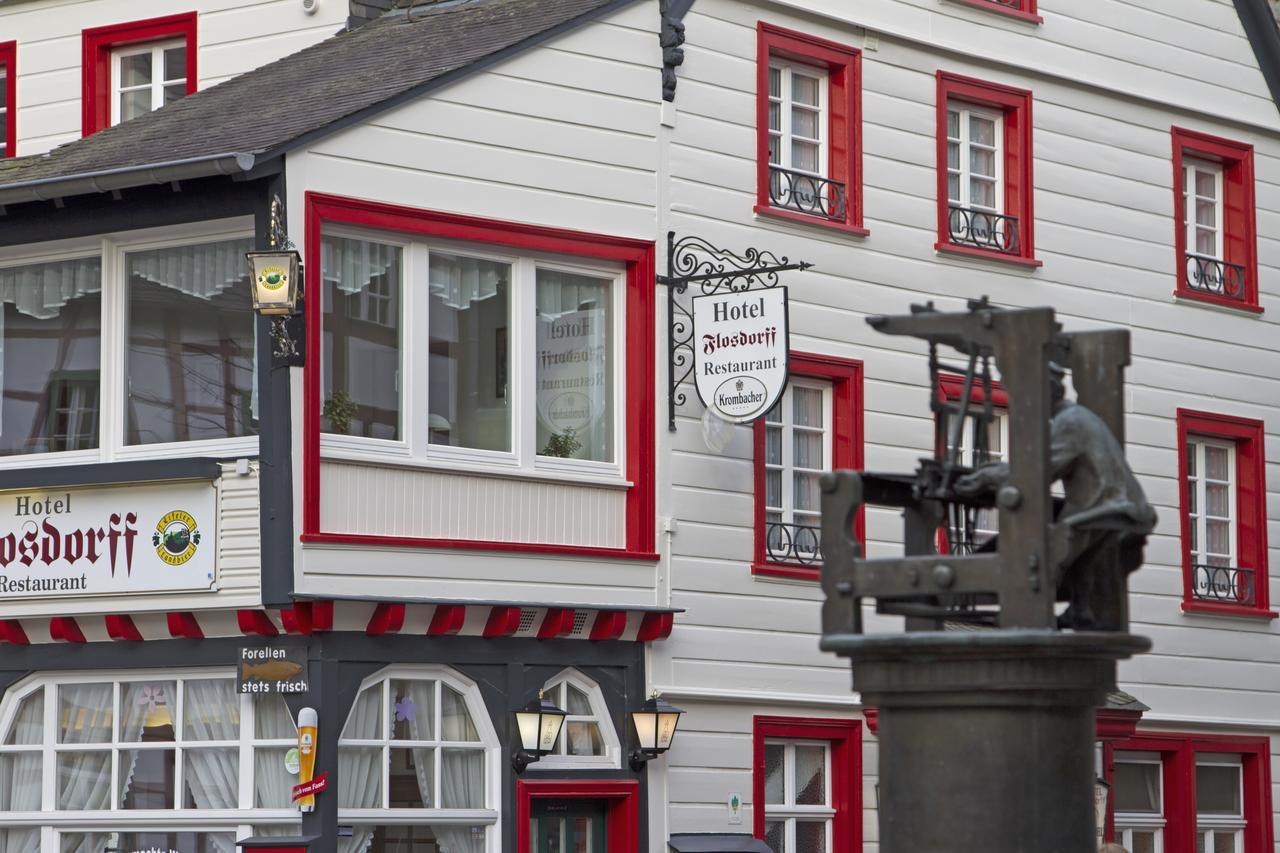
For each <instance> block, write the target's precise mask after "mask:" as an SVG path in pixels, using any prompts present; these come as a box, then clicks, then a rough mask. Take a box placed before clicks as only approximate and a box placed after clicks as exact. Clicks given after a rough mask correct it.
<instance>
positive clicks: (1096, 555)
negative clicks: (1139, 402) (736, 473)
mask: <svg viewBox="0 0 1280 853" xmlns="http://www.w3.org/2000/svg"><path fill="white" fill-rule="evenodd" d="M868 322H869V323H870V324H871V326H872V327H873V328H875V329H876V330H877V331H879V332H882V333H885V334H890V335H905V336H911V337H915V338H919V339H923V340H924V341H926V342H927V343H928V347H929V371H930V387H931V389H933V390H932V392H931V393H932V400H933V404H932V405H933V409H934V411H935V413H937V414H938V415H940V416H941V417H940V418H939V422H940V423H941V424H942V427H941V432H942V436H941V438H940V441H939V443H938V452H937V455H936V456H935V457H934V458H928V459H922V460H921V462H920V465H919V467H918V469H917V470H916V471H915V472H913V473H909V474H880V473H869V472H854V471H836V472H832V473H830V474H827V475H825V476H824V478H823V482H822V489H823V495H822V553H823V570H822V585H823V591H824V593H825V595H826V601H825V604H824V607H823V614H822V622H823V625H822V628H823V638H822V648H823V649H824V650H827V651H831V652H835V653H836V654H838V655H840V656H842V657H848V658H849V659H850V662H851V665H852V669H853V681H854V688H855V689H856V690H858V691H860V693H861V695H862V701H863V703H864V704H865V705H866V706H868V707H870V706H875V707H877V708H878V709H879V718H878V719H879V738H880V785H879V811H880V849H881V851H882V853H979V851H981V853H1056V851H1061V853H1086V851H1093V850H1096V847H1097V841H1096V838H1095V829H1094V810H1093V783H1094V725H1095V723H1094V709H1095V708H1096V707H1098V706H1100V705H1101V704H1103V702H1104V700H1105V696H1106V694H1107V693H1108V692H1109V691H1111V690H1114V689H1115V672H1116V661H1117V660H1119V659H1121V658H1125V657H1129V656H1131V655H1134V654H1138V653H1141V652H1144V651H1147V650H1148V649H1149V648H1150V642H1149V641H1148V640H1147V639H1146V638H1143V637H1136V636H1133V635H1131V634H1129V633H1128V627H1129V620H1128V608H1127V600H1128V593H1127V577H1128V574H1129V573H1130V572H1132V571H1134V570H1135V569H1137V568H1138V567H1139V566H1140V565H1141V563H1142V548H1143V545H1144V544H1145V541H1146V537H1147V534H1148V533H1150V532H1151V530H1152V529H1153V528H1154V526H1155V522H1156V517H1155V512H1154V511H1153V510H1152V509H1151V507H1150V506H1149V505H1148V504H1147V502H1146V499H1145V497H1144V496H1143V493H1142V489H1141V487H1140V486H1139V485H1138V483H1137V481H1136V479H1135V478H1134V476H1133V473H1132V472H1131V471H1130V469H1129V466H1128V464H1127V462H1126V460H1125V457H1124V451H1123V447H1124V369H1125V367H1126V366H1127V364H1128V362H1129V337H1128V331H1127V330H1122V329H1106V330H1099V331H1087V332H1064V331H1063V330H1062V329H1061V327H1060V326H1059V325H1058V323H1057V322H1056V319H1055V317H1054V312H1053V310H1052V309H1050V308H1032V309H1001V308H997V307H995V306H993V305H991V304H990V303H988V302H987V300H986V299H985V298H984V299H982V300H977V301H972V302H970V303H969V306H968V310H967V311H963V312H954V313H945V312H941V311H938V310H935V309H934V307H933V306H932V304H929V305H924V306H913V308H912V313H910V314H908V315H901V316H881V317H871V318H869V319H868ZM940 351H942V352H940ZM955 354H958V356H959V364H956V365H955V366H951V365H948V364H947V363H946V362H944V360H943V359H944V358H955ZM993 368H994V369H995V370H997V371H998V373H999V378H1000V385H1001V387H1002V389H1003V391H1004V392H1006V393H1007V395H1008V407H1007V423H1008V443H1007V444H1008V446H1007V453H1006V458H1005V459H1003V460H993V459H991V458H989V453H988V451H987V448H986V447H985V443H986V439H987V437H988V436H991V435H992V428H993V424H994V423H995V415H994V412H993V402H992V401H993V397H994V393H993V391H994V386H995V380H994V378H993ZM944 372H948V373H956V374H959V375H960V376H961V377H962V390H961V393H960V395H959V399H958V400H954V401H952V400H947V399H943V398H942V396H941V395H940V394H939V392H938V390H937V388H938V379H939V376H940V375H941V374H943V373H944ZM1068 375H1069V376H1070V379H1071V384H1072V385H1073V386H1074V390H1075V395H1076V399H1075V400H1074V401H1072V400H1070V399H1069V398H1068V395H1067V393H1066V379H1067V376H1068ZM1054 482H1060V483H1061V495H1059V496H1056V497H1055V495H1054V494H1053V491H1052V484H1053V483H1054ZM867 504H874V505H880V506H888V507H897V508H900V509H901V511H902V517H903V546H904V547H903V554H902V556H899V557H885V558H879V559H869V558H868V557H867V555H866V554H865V551H864V548H863V544H862V543H860V542H858V541H857V540H856V539H855V537H854V535H853V532H852V531H853V529H854V524H853V522H854V519H855V517H856V515H857V513H859V512H860V511H861V510H862V508H863V506H865V505H867ZM993 516H994V523H995V525H996V530H995V531H988V532H985V533H984V532H982V529H983V528H990V527H991V526H992V524H993ZM993 533H994V535H992V534H993ZM864 602H865V603H866V605H869V604H870V603H872V602H874V606H875V612H876V613H878V614H883V615H887V616H898V617H901V618H902V619H903V623H904V625H905V628H906V630H905V632H897V633H881V634H868V633H864V621H865V620H864V612H863V610H864V606H865V605H864Z"/></svg>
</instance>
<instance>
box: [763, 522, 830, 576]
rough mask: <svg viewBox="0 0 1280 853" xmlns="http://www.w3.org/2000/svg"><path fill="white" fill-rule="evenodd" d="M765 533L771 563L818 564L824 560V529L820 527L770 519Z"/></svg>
mask: <svg viewBox="0 0 1280 853" xmlns="http://www.w3.org/2000/svg"><path fill="white" fill-rule="evenodd" d="M764 535H765V539H764V541H765V550H766V551H767V552H768V555H769V562H771V563H794V564H796V565H800V566H816V565H818V564H819V563H821V562H822V529H821V528H819V527H816V526H814V525H809V524H784V523H783V522H780V521H770V522H769V523H768V524H767V525H766V526H765V534H764Z"/></svg>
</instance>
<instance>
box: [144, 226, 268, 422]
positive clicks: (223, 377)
mask: <svg viewBox="0 0 1280 853" xmlns="http://www.w3.org/2000/svg"><path fill="white" fill-rule="evenodd" d="M250 248H252V241H250V240H248V239H242V240H225V241H222V242H218V243H205V244H200V245H195V246H178V247H174V248H169V249H156V250H152V251H146V252H134V253H130V254H129V255H128V256H127V261H126V267H127V271H128V276H129V279H128V281H129V314H128V346H129V350H128V354H127V358H128V372H127V376H126V382H127V388H126V392H125V402H126V412H125V430H126V435H125V441H126V442H127V443H128V444H155V443H158V442H169V441H196V440H200V439H218V438H234V437H239V436H247V435H254V434H256V433H257V400H256V390H257V389H256V387H255V382H254V376H255V374H254V313H253V310H252V308H251V306H250V301H249V281H248V271H247V269H246V266H245V262H244V253H245V252H246V251H248V250H249V249H250Z"/></svg>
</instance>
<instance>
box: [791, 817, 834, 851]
mask: <svg viewBox="0 0 1280 853" xmlns="http://www.w3.org/2000/svg"><path fill="white" fill-rule="evenodd" d="M796 853H827V822H826V821H821V822H819V821H812V820H800V821H796Z"/></svg>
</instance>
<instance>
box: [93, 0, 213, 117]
mask: <svg viewBox="0 0 1280 853" xmlns="http://www.w3.org/2000/svg"><path fill="white" fill-rule="evenodd" d="M80 35H81V46H82V51H83V56H82V60H81V73H82V75H83V78H82V81H81V84H82V88H83V91H82V93H81V104H80V109H81V118H80V125H81V128H80V129H81V133H82V135H84V136H89V135H90V134H93V133H97V132H98V131H99V130H102V129H103V128H105V127H109V126H110V124H111V52H112V51H113V50H115V49H116V48H118V47H124V46H126V45H133V44H141V43H143V42H149V41H163V40H166V39H173V38H182V39H185V40H186V43H187V94H188V95H190V94H192V93H193V92H195V90H196V53H197V43H196V13H195V12H184V13H182V14H178V15H166V16H165V17H163V18H147V19H146V20H142V21H130V22H128V23H124V24H110V25H108V26H105V27H93V28H91V29H87V30H84V31H83V32H82V33H81V34H80Z"/></svg>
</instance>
